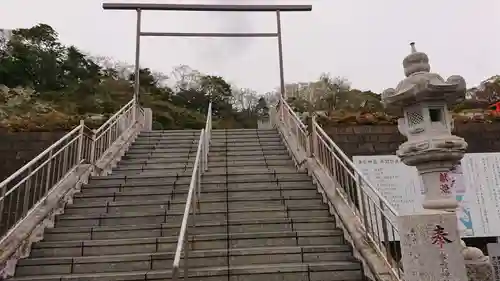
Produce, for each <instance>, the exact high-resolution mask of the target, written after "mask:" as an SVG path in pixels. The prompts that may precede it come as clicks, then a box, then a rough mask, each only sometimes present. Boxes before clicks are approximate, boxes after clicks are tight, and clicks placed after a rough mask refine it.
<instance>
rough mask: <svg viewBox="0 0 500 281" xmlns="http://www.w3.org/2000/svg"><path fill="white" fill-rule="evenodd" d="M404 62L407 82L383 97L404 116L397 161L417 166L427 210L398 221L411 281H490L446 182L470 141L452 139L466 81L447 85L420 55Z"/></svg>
mask: <svg viewBox="0 0 500 281" xmlns="http://www.w3.org/2000/svg"><path fill="white" fill-rule="evenodd" d="M410 45H411V54H409V55H408V56H407V57H406V58H405V59H404V60H403V67H404V72H405V75H406V78H405V79H404V80H403V81H401V82H400V83H399V84H398V86H397V87H396V89H387V90H385V91H384V92H383V93H382V102H383V103H384V105H385V107H386V109H387V110H388V111H389V112H390V113H392V114H396V115H397V116H400V117H401V118H400V119H399V120H398V129H399V131H400V133H401V134H403V135H404V136H406V137H407V139H408V140H407V141H406V142H405V143H403V144H401V145H400V146H399V149H398V150H397V151H396V154H397V156H398V157H399V158H400V159H401V161H402V162H403V163H405V164H406V165H408V166H414V167H416V169H417V171H418V173H419V176H420V178H421V179H422V194H424V202H423V204H422V205H423V208H424V209H423V211H421V212H419V213H417V214H411V215H406V216H399V217H398V221H399V235H400V239H401V250H402V264H403V268H404V273H405V278H404V279H405V280H406V281H420V280H436V281H438V280H439V281H451V280H453V281H465V280H469V281H490V280H491V278H492V267H491V263H490V262H489V259H488V257H485V256H484V254H483V253H482V252H481V251H480V250H479V249H477V248H473V247H466V246H465V243H464V242H463V241H462V240H461V239H460V236H459V231H458V224H457V216H456V212H455V210H456V208H457V207H458V203H457V200H456V198H455V196H454V194H453V190H451V186H448V185H447V184H446V183H445V180H444V179H443V177H446V175H447V173H448V172H449V171H450V170H451V169H452V167H453V166H454V165H456V164H457V163H458V162H459V161H460V159H462V158H463V156H464V154H465V150H466V148H467V142H465V140H464V139H463V138H460V137H457V136H454V135H452V134H451V132H452V131H453V124H454V123H453V119H452V116H451V114H450V112H449V110H448V106H449V105H452V104H454V103H456V102H460V101H461V100H463V99H464V97H465V90H466V85H465V80H464V79H463V78H462V77H461V76H458V75H454V76H451V77H449V78H448V79H446V80H444V79H443V78H442V77H441V76H440V75H438V74H436V73H431V72H430V65H429V58H428V56H427V55H426V54H425V53H422V52H417V50H416V49H415V44H414V43H411V44H410Z"/></svg>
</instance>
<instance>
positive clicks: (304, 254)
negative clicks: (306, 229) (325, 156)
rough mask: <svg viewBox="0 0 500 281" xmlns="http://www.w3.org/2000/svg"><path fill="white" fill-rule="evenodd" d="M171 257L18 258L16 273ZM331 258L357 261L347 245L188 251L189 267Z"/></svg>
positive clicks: (139, 265) (134, 267)
mask: <svg viewBox="0 0 500 281" xmlns="http://www.w3.org/2000/svg"><path fill="white" fill-rule="evenodd" d="M174 256H175V252H156V253H138V254H129V255H103V256H98V257H95V256H87V257H74V258H73V257H53V258H28V259H24V260H20V261H19V263H18V266H17V268H16V273H17V275H18V276H36V275H53V274H80V273H94V272H123V271H141V270H144V271H148V270H162V269H170V268H172V263H173V259H174ZM181 261H184V259H182V260H181ZM331 261H351V262H356V260H355V259H354V257H353V256H352V253H351V249H350V247H349V246H347V245H320V246H302V247H299V246H289V247H258V248H242V249H237V248H236V249H229V250H226V249H216V250H193V251H190V253H189V267H190V268H197V267H198V268H199V267H215V266H241V265H262V264H286V263H301V262H306V263H308V262H331ZM181 265H183V264H182V263H181Z"/></svg>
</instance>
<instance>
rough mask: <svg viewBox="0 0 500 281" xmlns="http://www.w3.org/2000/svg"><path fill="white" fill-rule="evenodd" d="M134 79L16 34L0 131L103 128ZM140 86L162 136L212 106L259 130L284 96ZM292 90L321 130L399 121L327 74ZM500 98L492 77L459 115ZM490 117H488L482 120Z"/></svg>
mask: <svg viewBox="0 0 500 281" xmlns="http://www.w3.org/2000/svg"><path fill="white" fill-rule="evenodd" d="M134 79H135V77H134V74H133V66H132V65H127V64H125V63H121V62H116V61H114V60H113V59H112V58H105V57H94V56H91V55H89V54H86V53H84V52H83V51H81V50H79V49H78V48H77V47H75V46H65V45H64V44H62V43H61V42H60V41H59V38H58V34H57V32H56V31H55V30H54V29H53V28H52V27H50V26H49V25H46V24H38V25H36V26H34V27H32V28H28V29H17V30H14V31H13V33H12V37H11V38H10V39H9V40H4V41H1V42H0V127H1V128H5V129H8V130H10V131H40V130H44V131H46V130H66V129H69V128H71V127H73V126H75V125H77V124H78V122H79V121H80V120H81V119H84V120H86V123H87V124H89V125H91V126H98V125H99V124H100V123H101V122H103V120H105V119H106V118H107V117H108V116H109V115H111V114H113V113H114V112H116V110H118V109H119V108H120V107H121V106H123V105H124V104H125V103H126V102H128V101H129V100H130V99H131V98H132V93H133V81H134ZM139 79H140V85H141V88H140V102H141V104H142V105H143V106H144V107H149V108H152V109H153V114H154V116H153V118H154V124H153V126H154V128H155V129H181V128H193V129H199V128H202V127H203V126H204V122H205V115H206V113H207V107H208V103H209V101H212V103H213V110H214V111H213V113H214V121H215V124H214V126H215V127H216V128H254V127H255V126H256V121H257V119H258V118H260V117H262V116H264V115H266V114H267V107H268V104H275V103H276V102H277V97H278V94H277V93H279V92H280V91H281V90H280V89H276V90H275V91H273V92H269V93H261V94H260V95H259V94H257V93H256V92H255V91H253V90H251V89H241V88H239V87H237V86H235V85H231V84H230V83H228V82H227V81H226V80H225V79H224V78H223V77H220V76H214V75H209V74H203V73H200V72H198V71H196V70H193V69H191V68H189V67H188V66H185V65H183V66H179V67H176V68H174V69H173V70H172V72H171V73H168V74H164V73H157V72H154V71H152V70H150V69H148V68H143V69H141V70H140V76H139ZM285 90H286V92H287V94H288V97H289V99H288V102H289V103H290V104H291V105H292V107H293V108H294V109H295V110H296V111H297V112H299V113H304V112H308V111H315V112H318V113H319V114H320V115H322V116H323V117H322V122H326V123H328V122H330V123H346V124H351V123H356V124H359V123H361V124H388V123H389V124H390V123H394V122H395V120H396V119H395V118H394V117H393V116H388V115H387V114H386V113H385V112H384V109H383V106H382V104H381V102H380V95H379V94H377V93H374V92H371V91H360V90H357V89H355V88H352V87H351V84H350V82H349V81H347V80H346V79H344V78H339V77H332V76H331V75H330V74H327V73H325V74H322V75H321V76H320V77H319V79H318V80H317V81H312V82H304V83H292V84H287V85H286V88H285ZM499 97H500V78H499V77H498V76H493V77H492V78H490V79H488V80H486V81H485V82H483V83H481V85H479V86H478V87H475V88H472V89H470V90H469V91H468V98H469V99H468V100H466V101H464V102H463V103H461V104H459V105H458V106H457V107H456V108H455V110H456V111H457V112H463V111H464V110H465V111H467V110H473V111H474V110H475V111H479V112H483V113H485V112H486V111H484V110H483V109H485V108H487V107H488V105H489V104H491V103H492V102H495V101H497V100H498V99H499ZM489 115H491V114H490V113H489V112H486V113H485V114H482V116H483V117H482V118H479V119H481V120H484V119H487V118H484V116H489ZM495 118H496V117H495ZM465 119H467V120H469V119H470V118H469V117H467V118H465ZM476 119H477V118H476Z"/></svg>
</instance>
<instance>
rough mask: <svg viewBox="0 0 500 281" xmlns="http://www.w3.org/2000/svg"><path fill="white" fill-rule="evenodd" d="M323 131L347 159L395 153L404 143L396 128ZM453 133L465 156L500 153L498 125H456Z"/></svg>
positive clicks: (374, 127)
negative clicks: (462, 144) (459, 139)
mask: <svg viewBox="0 0 500 281" xmlns="http://www.w3.org/2000/svg"><path fill="white" fill-rule="evenodd" d="M324 129H325V132H326V133H327V134H328V135H329V136H330V137H331V138H332V139H333V141H335V143H337V145H339V146H340V148H341V149H342V150H343V151H344V152H345V153H346V154H347V155H348V156H350V157H352V156H355V155H389V154H395V151H396V150H397V148H398V146H399V145H400V144H401V143H403V142H404V141H405V137H403V136H402V135H401V134H400V133H399V132H398V129H397V126H391V125H384V126H352V125H351V126H335V127H332V126H331V127H326V128H324ZM454 134H456V135H458V136H461V137H463V138H465V140H466V141H467V142H468V143H469V147H468V149H467V152H468V153H479V152H500V123H493V124H483V123H467V124H463V123H460V124H456V125H455V132H454Z"/></svg>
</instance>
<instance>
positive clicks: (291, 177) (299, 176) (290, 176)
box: [90, 172, 311, 185]
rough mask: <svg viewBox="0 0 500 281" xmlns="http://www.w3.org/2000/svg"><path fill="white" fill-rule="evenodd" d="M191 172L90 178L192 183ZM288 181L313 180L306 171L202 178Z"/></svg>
mask: <svg viewBox="0 0 500 281" xmlns="http://www.w3.org/2000/svg"><path fill="white" fill-rule="evenodd" d="M190 181H191V173H188V172H185V173H183V174H179V173H172V174H166V173H165V174H162V173H158V172H156V173H150V174H143V175H130V176H127V175H113V174H111V175H108V176H102V177H95V178H92V179H91V180H90V183H91V184H103V185H119V184H120V185H121V184H139V183H140V184H145V183H148V184H154V183H157V182H160V183H161V182H162V183H164V184H172V183H179V184H180V183H190ZM286 181H295V182H296V181H311V179H310V177H309V176H308V175H307V174H305V173H286V174H285V173H279V174H271V173H270V174H228V175H217V174H214V175H209V174H206V175H204V176H203V178H202V184H210V183H236V182H241V183H244V182H286Z"/></svg>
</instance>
